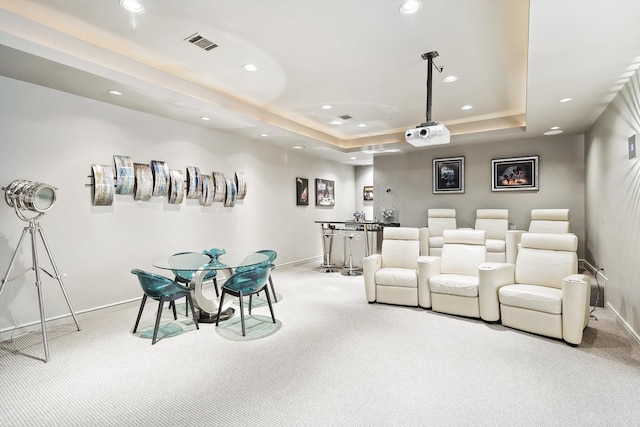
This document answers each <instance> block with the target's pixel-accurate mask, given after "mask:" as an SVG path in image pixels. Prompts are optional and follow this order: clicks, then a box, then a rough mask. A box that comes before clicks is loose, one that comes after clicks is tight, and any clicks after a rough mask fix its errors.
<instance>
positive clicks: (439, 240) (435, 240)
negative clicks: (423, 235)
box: [429, 236, 444, 248]
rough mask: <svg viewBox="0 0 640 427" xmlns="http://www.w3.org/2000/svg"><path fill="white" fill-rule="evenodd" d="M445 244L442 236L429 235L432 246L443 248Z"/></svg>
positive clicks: (430, 245)
mask: <svg viewBox="0 0 640 427" xmlns="http://www.w3.org/2000/svg"><path fill="white" fill-rule="evenodd" d="M443 244H444V238H443V237H442V236H431V237H429V247H430V248H441V247H442V245H443Z"/></svg>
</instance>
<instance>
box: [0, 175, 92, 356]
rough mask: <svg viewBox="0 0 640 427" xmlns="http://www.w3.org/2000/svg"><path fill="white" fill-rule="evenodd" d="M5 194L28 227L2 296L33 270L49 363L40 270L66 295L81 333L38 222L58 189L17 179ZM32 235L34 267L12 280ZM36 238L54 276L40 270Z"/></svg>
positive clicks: (8, 271)
mask: <svg viewBox="0 0 640 427" xmlns="http://www.w3.org/2000/svg"><path fill="white" fill-rule="evenodd" d="M2 189H3V190H4V200H5V201H6V202H7V205H9V207H11V208H13V209H14V210H15V212H16V215H18V218H20V219H21V220H23V221H26V222H28V223H29V225H28V226H26V227H24V229H23V230H22V236H21V237H20V240H19V241H18V246H17V247H16V250H15V251H14V252H13V256H12V257H11V262H9V268H8V269H7V273H6V274H5V276H4V278H3V279H2V283H1V284H0V294H2V290H3V289H4V285H6V284H7V283H8V282H10V281H12V280H14V279H17V278H18V277H20V276H22V275H24V274H25V273H27V272H29V271H31V270H33V271H34V272H35V275H36V288H37V290H38V303H39V306H40V324H41V326H42V341H43V344H44V356H45V359H44V361H45V362H48V361H49V346H48V344H47V327H46V317H45V313H44V301H43V300H42V289H41V284H42V282H41V281H40V270H42V271H44V272H45V273H46V274H47V275H48V276H49V277H51V278H53V279H56V280H57V281H58V283H59V284H60V289H62V293H63V295H64V298H65V300H66V301H67V306H68V307H69V311H70V312H71V316H72V317H73V321H74V322H75V324H76V327H77V329H78V330H80V325H79V324H78V319H76V315H75V314H74V312H73V309H72V308H71V303H70V302H69V297H68V296H67V292H66V290H65V289H64V284H63V283H62V276H61V275H60V272H59V271H58V267H57V266H56V263H55V261H54V260H53V255H51V251H50V250H49V245H48V244H47V240H46V239H45V237H44V232H43V231H42V228H41V227H40V224H39V223H38V219H39V218H40V217H41V216H43V215H44V214H45V213H46V212H48V211H49V210H50V209H51V208H52V207H53V205H54V204H55V202H56V190H57V189H56V188H55V187H53V186H51V185H48V184H43V183H41V182H35V181H27V180H23V179H18V180H15V181H13V182H11V183H10V184H9V185H8V186H6V187H3V188H2ZM27 233H29V235H30V237H31V239H30V240H31V258H32V261H33V264H32V266H31V267H29V268H27V269H26V270H24V271H23V272H22V273H20V274H16V275H15V276H13V277H12V278H9V276H10V275H11V271H12V270H13V267H14V265H15V261H16V257H17V255H18V253H19V252H20V247H21V246H22V242H23V241H24V238H25V236H26V235H27ZM37 236H40V239H41V240H42V244H43V246H44V249H45V250H46V252H47V255H48V256H49V261H51V266H52V267H53V272H54V274H51V273H49V272H48V271H47V270H45V269H44V268H42V267H40V262H39V260H38V242H37Z"/></svg>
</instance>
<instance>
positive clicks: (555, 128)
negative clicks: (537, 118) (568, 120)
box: [549, 126, 560, 130]
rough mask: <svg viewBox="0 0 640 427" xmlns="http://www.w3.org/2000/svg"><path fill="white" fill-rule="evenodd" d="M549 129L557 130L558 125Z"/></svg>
mask: <svg viewBox="0 0 640 427" xmlns="http://www.w3.org/2000/svg"><path fill="white" fill-rule="evenodd" d="M549 129H551V130H558V129H560V126H553V127H550V128H549Z"/></svg>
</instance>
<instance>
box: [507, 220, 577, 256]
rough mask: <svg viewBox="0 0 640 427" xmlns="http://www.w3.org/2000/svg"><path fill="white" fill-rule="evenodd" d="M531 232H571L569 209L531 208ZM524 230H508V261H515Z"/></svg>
mask: <svg viewBox="0 0 640 427" xmlns="http://www.w3.org/2000/svg"><path fill="white" fill-rule="evenodd" d="M528 231H529V233H554V234H558V233H560V234H562V233H568V232H569V209H531V222H530V223H529V229H528ZM522 233H525V231H524V230H507V234H506V249H507V259H506V261H507V262H510V263H512V264H513V263H515V262H516V256H517V254H518V244H519V243H520V236H522Z"/></svg>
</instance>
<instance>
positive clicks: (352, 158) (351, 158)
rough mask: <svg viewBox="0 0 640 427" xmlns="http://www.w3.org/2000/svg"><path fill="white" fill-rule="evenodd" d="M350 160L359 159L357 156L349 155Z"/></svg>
mask: <svg viewBox="0 0 640 427" xmlns="http://www.w3.org/2000/svg"><path fill="white" fill-rule="evenodd" d="M349 160H358V158H357V157H349Z"/></svg>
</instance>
